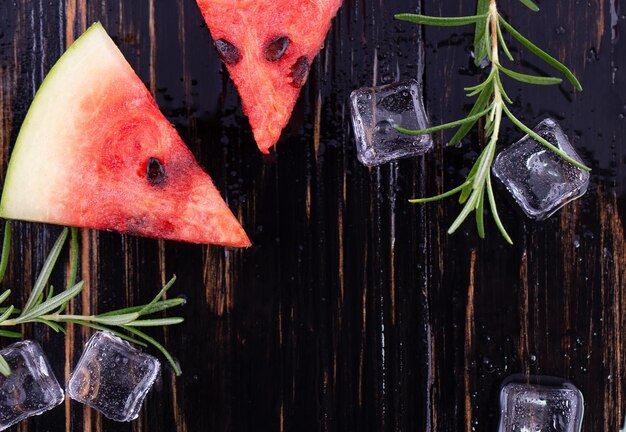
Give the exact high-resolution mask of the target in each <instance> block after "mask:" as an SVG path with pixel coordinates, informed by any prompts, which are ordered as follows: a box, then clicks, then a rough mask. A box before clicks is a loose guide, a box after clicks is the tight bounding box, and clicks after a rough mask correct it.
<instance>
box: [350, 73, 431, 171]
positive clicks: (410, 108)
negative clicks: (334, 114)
mask: <svg viewBox="0 0 626 432" xmlns="http://www.w3.org/2000/svg"><path fill="white" fill-rule="evenodd" d="M350 102H351V108H352V123H353V125H354V134H355V137H356V144H357V157H358V159H359V161H360V162H361V163H362V164H363V165H367V166H375V165H380V164H383V163H385V162H389V161H392V160H395V159H399V158H404V157H409V156H416V155H420V154H423V153H426V152H427V151H428V150H430V148H431V147H432V146H433V142H432V137H431V136H430V135H418V136H411V135H405V134H402V133H400V132H398V131H397V130H396V129H395V127H394V126H396V125H397V126H401V127H403V128H405V129H412V130H417V129H424V128H426V127H427V124H428V121H427V118H426V111H425V110H424V104H423V102H422V91H421V87H420V85H419V84H418V82H417V81H415V80H410V81H405V82H399V83H394V84H389V85H385V86H382V87H366V88H360V89H358V90H354V91H353V92H352V94H351V95H350Z"/></svg>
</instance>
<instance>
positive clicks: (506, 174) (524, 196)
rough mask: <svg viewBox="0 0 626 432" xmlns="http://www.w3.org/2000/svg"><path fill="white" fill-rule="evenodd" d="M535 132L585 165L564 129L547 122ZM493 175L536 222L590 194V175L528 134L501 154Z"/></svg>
mask: <svg viewBox="0 0 626 432" xmlns="http://www.w3.org/2000/svg"><path fill="white" fill-rule="evenodd" d="M534 131H535V132H536V133H537V134H538V135H539V136H541V137H542V138H545V139H546V140H547V141H548V142H550V143H551V144H553V145H555V146H556V147H558V148H559V149H560V150H563V151H564V152H565V153H567V154H568V155H569V156H570V157H571V158H572V159H574V160H576V161H579V162H582V159H581V158H580V156H579V155H578V154H577V153H576V151H575V150H574V148H573V147H572V145H571V144H570V142H569V140H568V139H567V136H566V135H565V134H564V133H563V130H562V129H561V127H560V126H559V125H558V123H557V122H555V121H554V120H552V119H545V120H544V121H542V122H541V123H539V125H537V127H536V128H535V129H534ZM493 173H494V175H495V176H496V177H498V179H500V181H501V182H502V183H504V185H505V186H506V188H507V189H508V191H509V192H510V193H511V194H512V195H513V198H515V201H517V203H518V204H519V205H520V207H521V208H522V210H523V211H524V213H526V215H527V216H528V217H529V218H531V219H536V220H543V219H546V218H548V217H549V216H551V215H552V214H554V212H556V211H557V210H558V209H560V208H561V207H563V206H564V205H565V204H567V203H568V202H570V201H572V200H574V199H576V198H579V197H581V196H582V195H584V194H585V192H587V187H588V185H589V172H587V171H585V170H582V169H580V168H578V167H576V166H574V165H572V164H571V163H569V162H567V161H566V160H564V159H563V158H561V157H560V156H559V155H557V154H556V153H554V152H552V151H551V150H549V149H547V148H546V147H544V146H543V145H541V144H540V143H538V142H537V141H535V140H534V139H533V138H531V137H529V136H528V135H526V136H525V137H523V138H522V139H521V140H519V141H518V142H516V143H515V144H513V145H511V146H509V147H507V148H506V149H505V150H503V151H502V152H500V154H499V155H498V157H497V158H496V160H495V162H494V164H493Z"/></svg>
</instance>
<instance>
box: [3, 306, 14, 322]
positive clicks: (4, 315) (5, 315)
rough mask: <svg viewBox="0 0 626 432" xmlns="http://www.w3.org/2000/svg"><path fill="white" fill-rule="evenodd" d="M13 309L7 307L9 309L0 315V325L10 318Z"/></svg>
mask: <svg viewBox="0 0 626 432" xmlns="http://www.w3.org/2000/svg"><path fill="white" fill-rule="evenodd" d="M13 309H14V307H13V306H9V308H8V309H7V310H6V311H5V312H4V313H3V314H2V315H0V323H3V322H4V321H6V320H7V319H8V318H9V317H10V316H11V314H12V313H13Z"/></svg>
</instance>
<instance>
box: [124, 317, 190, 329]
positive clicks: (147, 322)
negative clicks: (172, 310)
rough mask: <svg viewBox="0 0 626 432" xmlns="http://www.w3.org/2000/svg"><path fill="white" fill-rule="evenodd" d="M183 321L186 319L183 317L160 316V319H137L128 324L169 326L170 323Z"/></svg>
mask: <svg viewBox="0 0 626 432" xmlns="http://www.w3.org/2000/svg"><path fill="white" fill-rule="evenodd" d="M183 321H184V319H183V318H181V317H168V318H158V319H147V320H136V321H132V322H130V323H128V324H126V325H127V326H130V327H157V326H168V325H174V324H180V323H182V322H183Z"/></svg>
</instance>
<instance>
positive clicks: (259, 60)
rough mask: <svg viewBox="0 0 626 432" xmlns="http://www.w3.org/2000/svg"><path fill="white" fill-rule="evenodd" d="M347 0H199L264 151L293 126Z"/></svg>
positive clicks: (221, 56)
mask: <svg viewBox="0 0 626 432" xmlns="http://www.w3.org/2000/svg"><path fill="white" fill-rule="evenodd" d="M341 1H342V0H197V2H198V6H200V10H201V11H202V15H203V16H204V20H205V21H206V23H207V25H208V27H209V30H210V31H211V35H212V36H213V39H214V40H215V48H216V49H217V52H218V54H219V56H220V58H221V59H222V61H223V62H224V64H225V65H226V67H227V68H228V72H229V73H230V76H231V78H232V79H233V81H234V82H235V85H236V86H237V89H238V90H239V95H240V96H241V100H242V103H243V110H244V112H245V113H246V114H247V116H248V118H249V120H250V125H251V126H252V131H253V132H254V137H255V139H256V142H257V145H258V146H259V149H260V150H261V151H262V152H263V153H268V150H269V148H270V147H272V146H274V144H276V142H277V141H278V138H279V137H280V133H281V131H282V129H283V128H284V127H285V126H286V125H287V122H288V121H289V117H290V116H291V111H292V110H293V107H294V105H295V104H296V100H297V99H298V95H299V94H300V88H301V87H302V86H303V85H304V83H305V82H306V79H307V77H308V74H309V68H310V66H311V62H312V61H313V59H314V58H315V56H316V55H317V53H318V52H319V50H320V48H321V47H322V44H323V43H324V38H325V37H326V33H327V32H328V29H329V27H330V22H331V20H332V18H333V17H334V16H335V14H336V13H337V10H338V9H339V7H340V6H341Z"/></svg>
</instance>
